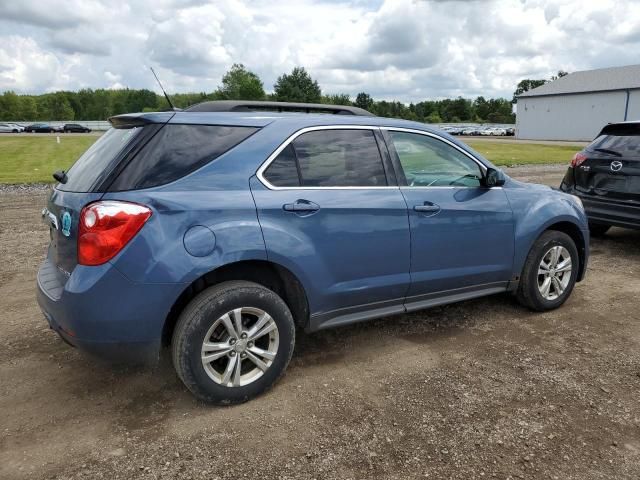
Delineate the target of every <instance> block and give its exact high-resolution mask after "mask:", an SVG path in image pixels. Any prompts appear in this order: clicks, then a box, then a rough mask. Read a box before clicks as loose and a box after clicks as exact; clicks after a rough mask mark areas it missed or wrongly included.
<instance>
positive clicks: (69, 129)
mask: <svg viewBox="0 0 640 480" xmlns="http://www.w3.org/2000/svg"><path fill="white" fill-rule="evenodd" d="M62 131H63V132H64V133H89V132H90V131H91V129H90V128H89V127H85V126H83V125H80V124H79V123H65V124H64V125H63V127H62Z"/></svg>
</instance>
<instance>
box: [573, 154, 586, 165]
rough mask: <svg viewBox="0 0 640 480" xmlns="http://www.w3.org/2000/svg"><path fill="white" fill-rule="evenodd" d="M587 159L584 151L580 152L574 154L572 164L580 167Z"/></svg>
mask: <svg viewBox="0 0 640 480" xmlns="http://www.w3.org/2000/svg"><path fill="white" fill-rule="evenodd" d="M586 159H587V156H586V155H585V154H584V153H582V152H578V153H576V154H575V155H574V156H573V159H572V160H571V166H572V167H579V166H580V165H581V164H582V162H584V161H585V160H586Z"/></svg>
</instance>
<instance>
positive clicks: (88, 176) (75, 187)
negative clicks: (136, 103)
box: [57, 127, 141, 192]
mask: <svg viewBox="0 0 640 480" xmlns="http://www.w3.org/2000/svg"><path fill="white" fill-rule="evenodd" d="M140 130H141V128H140V127H133V128H126V129H121V128H111V129H109V130H107V132H106V133H105V134H104V135H102V136H101V137H100V138H99V139H98V140H97V141H96V142H95V143H94V144H93V145H91V147H89V149H88V150H87V151H86V152H84V154H83V155H82V156H81V157H80V158H79V159H78V160H76V163H74V164H73V166H72V167H71V168H70V169H69V171H68V172H67V178H68V180H67V183H65V184H60V185H58V187H57V188H58V189H59V190H64V191H67V192H90V191H91V190H92V189H93V187H94V186H95V184H96V182H97V181H98V179H99V178H102V177H103V174H104V171H105V169H107V168H108V167H109V166H110V164H111V162H112V161H113V159H114V158H115V157H116V156H117V155H118V153H120V152H121V151H122V150H123V149H124V148H125V147H126V146H127V145H128V144H129V142H131V140H132V139H133V138H134V137H135V136H136V135H138V133H139V131H140Z"/></svg>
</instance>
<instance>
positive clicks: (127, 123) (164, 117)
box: [109, 112, 175, 128]
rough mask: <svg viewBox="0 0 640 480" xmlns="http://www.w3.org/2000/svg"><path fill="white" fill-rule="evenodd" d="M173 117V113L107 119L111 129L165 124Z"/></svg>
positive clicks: (126, 114)
mask: <svg viewBox="0 0 640 480" xmlns="http://www.w3.org/2000/svg"><path fill="white" fill-rule="evenodd" d="M174 115H175V112H154V113H125V114H123V115H116V116H114V117H109V123H110V124H111V126H112V127H113V128H133V127H144V126H145V125H149V124H152V123H162V124H164V123H167V122H168V121H169V120H171V118H172V117H173V116H174Z"/></svg>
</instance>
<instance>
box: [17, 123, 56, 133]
mask: <svg viewBox="0 0 640 480" xmlns="http://www.w3.org/2000/svg"><path fill="white" fill-rule="evenodd" d="M24 131H25V132H30V133H52V132H54V131H55V130H54V128H53V127H52V126H51V125H49V124H48V123H32V124H31V125H27V126H26V127H25V128H24Z"/></svg>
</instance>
